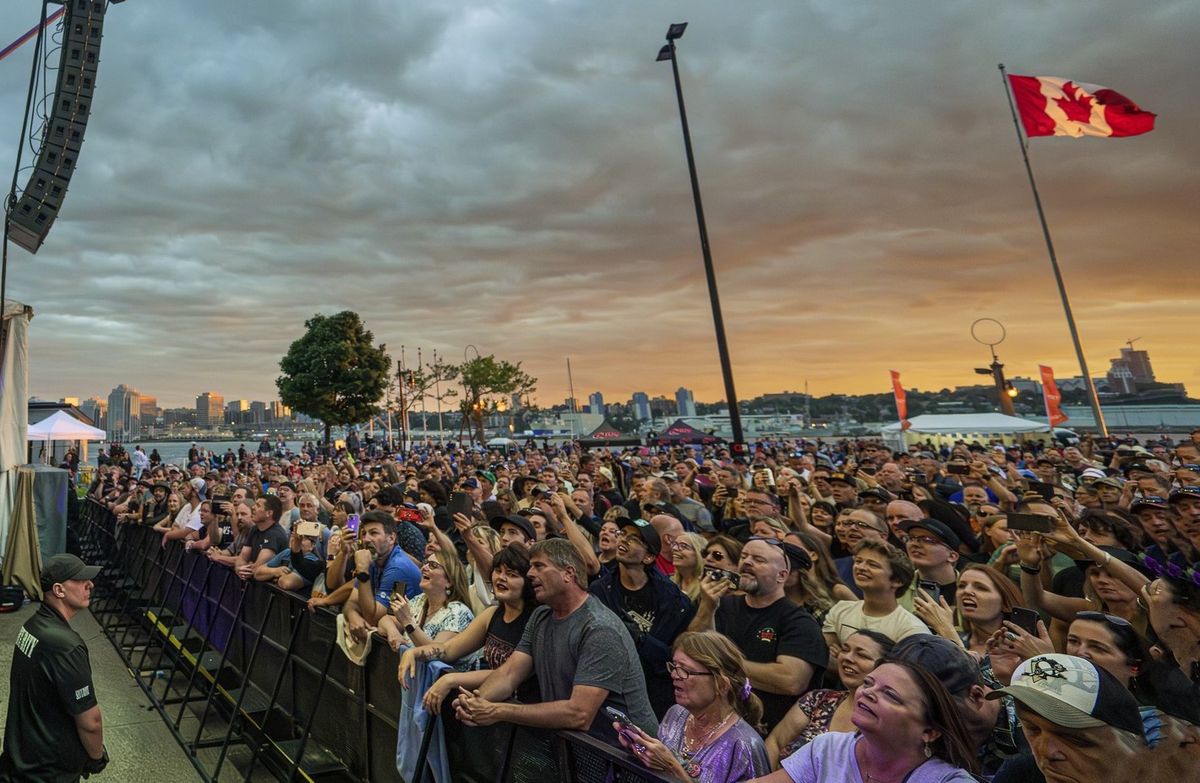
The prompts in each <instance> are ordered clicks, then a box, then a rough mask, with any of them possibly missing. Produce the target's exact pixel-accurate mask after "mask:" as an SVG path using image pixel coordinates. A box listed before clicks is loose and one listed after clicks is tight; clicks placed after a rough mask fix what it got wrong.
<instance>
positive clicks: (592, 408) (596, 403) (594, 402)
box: [588, 392, 604, 416]
mask: <svg viewBox="0 0 1200 783" xmlns="http://www.w3.org/2000/svg"><path fill="white" fill-rule="evenodd" d="M588 411H589V412H590V413H598V414H600V415H601V416H603V415H604V395H603V394H601V393H600V392H592V393H591V394H589V395H588Z"/></svg>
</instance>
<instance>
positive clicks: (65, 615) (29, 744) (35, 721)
mask: <svg viewBox="0 0 1200 783" xmlns="http://www.w3.org/2000/svg"><path fill="white" fill-rule="evenodd" d="M99 572H100V568H99V566H88V565H86V564H84V562H83V561H82V560H80V559H79V558H78V557H75V556H74V555H55V556H54V557H52V558H50V559H49V560H48V561H47V562H46V565H45V567H44V568H43V569H42V578H41V586H42V593H43V596H42V605H41V607H39V608H38V611H37V612H36V613H35V614H34V615H33V616H32V617H30V618H29V619H28V620H26V621H25V624H24V625H23V626H21V630H20V631H19V632H18V633H17V643H16V646H15V648H14V650H13V656H12V669H11V672H10V675H9V700H8V718H7V720H6V723H5V731H4V755H3V756H0V782H2V783H10V781H11V783H16V782H17V781H54V782H55V783H57V782H58V781H63V782H64V783H65V782H66V781H76V780H79V777H80V776H81V775H83V774H84V773H87V774H96V773H98V772H100V771H101V770H103V769H104V767H105V765H106V764H107V763H108V753H107V752H106V751H105V749H104V726H103V722H102V720H101V717H100V706H99V705H98V704H97V703H96V692H95V688H94V687H93V685H92V667H91V663H90V661H89V660H88V650H87V645H86V644H84V642H83V639H81V638H80V637H79V634H77V633H75V631H74V630H72V628H71V626H70V624H69V621H70V619H71V618H72V617H74V616H75V614H76V612H79V611H81V610H83V609H86V608H87V606H88V604H89V603H91V599H92V579H94V578H95V577H96V574H98V573H99Z"/></svg>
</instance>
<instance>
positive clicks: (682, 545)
mask: <svg viewBox="0 0 1200 783" xmlns="http://www.w3.org/2000/svg"><path fill="white" fill-rule="evenodd" d="M671 549H695V547H693V546H692V545H691V544H689V543H688V542H686V541H672V542H671Z"/></svg>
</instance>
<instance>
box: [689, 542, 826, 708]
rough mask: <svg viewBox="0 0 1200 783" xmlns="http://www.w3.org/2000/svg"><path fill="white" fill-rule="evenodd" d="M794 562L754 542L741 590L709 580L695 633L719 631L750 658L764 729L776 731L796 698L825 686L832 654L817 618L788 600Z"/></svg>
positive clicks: (776, 547) (745, 556) (743, 563)
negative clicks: (819, 684)
mask: <svg viewBox="0 0 1200 783" xmlns="http://www.w3.org/2000/svg"><path fill="white" fill-rule="evenodd" d="M791 570H792V562H791V561H790V560H789V558H788V556H787V552H786V551H785V550H784V545H783V543H782V542H780V541H776V540H774V539H766V538H752V539H750V541H749V542H747V544H746V546H744V547H743V548H742V555H741V558H740V559H739V561H738V585H737V589H740V590H741V591H742V593H743V595H740V596H734V595H728V593H729V592H730V591H731V590H732V589H734V588H733V587H732V586H731V585H730V583H729V581H728V580H726V579H715V580H713V579H704V580H703V581H702V582H701V584H700V605H699V609H698V611H697V612H696V617H695V618H694V619H693V620H692V623H691V625H690V626H688V630H689V631H711V630H716V631H719V632H720V633H722V634H724V635H725V636H727V637H729V639H730V640H731V641H732V642H733V643H734V644H735V645H737V647H738V648H739V649H740V650H741V651H742V652H743V653H744V654H745V656H746V675H747V676H748V678H749V680H750V685H751V687H752V688H753V689H754V692H755V693H756V694H758V697H759V699H761V700H762V703H763V725H764V727H765V728H766V730H767V731H770V730H771V729H772V728H774V726H775V724H776V723H778V722H779V721H780V720H781V719H782V718H783V716H784V715H785V714H786V713H787V711H788V709H790V708H791V706H792V704H794V703H795V700H796V697H797V696H799V695H800V694H802V693H804V692H805V691H807V690H808V689H809V686H810V684H812V683H814V682H820V679H821V676H822V675H823V674H824V671H825V667H826V666H827V665H828V662H829V649H828V647H826V645H825V640H824V638H823V637H822V636H821V627H820V626H819V625H818V624H817V621H816V620H815V619H813V616H812V615H811V614H809V613H808V612H806V611H805V610H804V609H801V608H800V607H799V606H797V605H796V604H794V603H792V602H791V601H790V600H788V598H787V595H786V592H785V586H786V583H787V580H788V575H789V574H790V573H791Z"/></svg>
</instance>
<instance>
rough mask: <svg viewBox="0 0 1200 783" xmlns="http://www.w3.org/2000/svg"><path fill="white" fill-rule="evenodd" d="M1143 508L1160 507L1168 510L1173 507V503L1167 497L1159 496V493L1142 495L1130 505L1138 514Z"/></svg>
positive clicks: (1131, 509)
mask: <svg viewBox="0 0 1200 783" xmlns="http://www.w3.org/2000/svg"><path fill="white" fill-rule="evenodd" d="M1143 508H1159V509H1163V510H1168V509H1170V508H1171V504H1170V503H1169V502H1168V501H1167V499H1166V498H1164V497H1159V496H1158V495H1142V496H1141V497H1140V498H1138V499H1137V500H1135V501H1133V505H1131V506H1130V507H1129V510H1130V511H1131V512H1133V513H1134V514H1136V513H1137V512H1139V511H1141V510H1142V509H1143Z"/></svg>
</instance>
